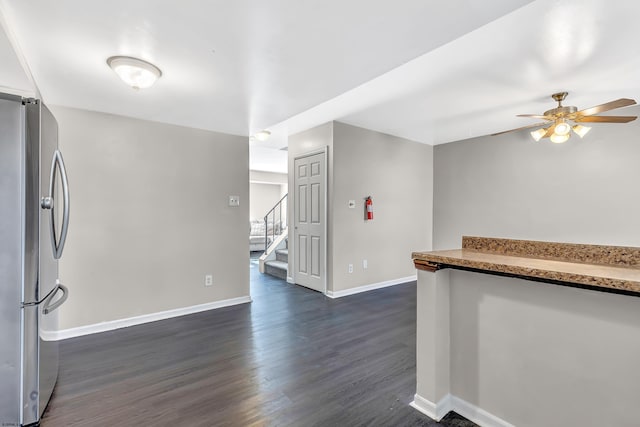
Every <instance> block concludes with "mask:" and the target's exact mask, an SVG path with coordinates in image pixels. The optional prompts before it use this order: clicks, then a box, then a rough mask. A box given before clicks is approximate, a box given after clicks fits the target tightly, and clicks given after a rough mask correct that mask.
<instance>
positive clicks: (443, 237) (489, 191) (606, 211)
mask: <svg viewBox="0 0 640 427" xmlns="http://www.w3.org/2000/svg"><path fill="white" fill-rule="evenodd" d="M620 114H624V115H640V107H634V108H627V109H625V110H624V113H622V112H621V113H620ZM639 133H640V122H639V121H635V122H631V123H628V124H595V125H593V129H592V130H591V132H590V133H589V134H587V135H586V136H585V138H584V139H582V140H581V139H580V138H579V137H577V136H575V135H574V136H573V137H572V138H571V139H570V140H569V141H568V142H566V143H564V144H553V143H551V142H549V141H548V140H543V141H540V142H538V143H536V142H534V141H533V140H532V139H531V137H530V135H529V133H528V132H520V133H515V134H505V135H502V136H498V137H481V138H475V139H470V140H467V141H461V142H456V143H451V144H445V145H438V146H436V147H435V150H434V180H435V181H434V182H435V183H434V241H433V244H434V248H435V249H445V248H456V247H460V243H461V236H462V235H477V236H491V237H506V238H522V239H534V240H550V241H561V242H576V243H594V244H596V243H598V244H600V243H601V244H610V245H627V246H640V189H639V188H640V187H639V185H640V167H638V159H640V143H639V141H638V134H639Z"/></svg>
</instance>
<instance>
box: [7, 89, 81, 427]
mask: <svg viewBox="0 0 640 427" xmlns="http://www.w3.org/2000/svg"><path fill="white" fill-rule="evenodd" d="M68 228H69V185H68V182H67V174H66V170H65V167H64V162H63V159H62V154H61V153H60V151H59V150H58V124H57V122H56V120H55V118H54V117H53V115H52V114H51V112H50V111H49V109H48V108H47V107H46V106H44V105H43V104H42V102H40V101H39V100H37V99H25V98H22V97H19V96H14V95H8V94H0V426H3V427H5V426H37V425H38V424H39V423H40V417H41V416H42V413H43V412H44V410H45V408H46V406H47V403H48V402H49V398H50V397H51V393H52V392H53V387H54V386H55V383H56V380H57V377H58V344H57V342H56V341H55V340H54V339H52V337H54V333H53V332H55V331H56V330H57V327H58V326H57V323H58V318H57V316H58V311H57V309H58V307H60V305H62V304H63V303H64V302H65V300H66V299H67V297H68V295H69V291H68V290H67V288H66V287H65V286H63V285H62V284H61V283H60V282H59V280H58V259H59V258H60V257H61V256H62V251H63V248H64V243H65V239H66V236H67V230H68Z"/></svg>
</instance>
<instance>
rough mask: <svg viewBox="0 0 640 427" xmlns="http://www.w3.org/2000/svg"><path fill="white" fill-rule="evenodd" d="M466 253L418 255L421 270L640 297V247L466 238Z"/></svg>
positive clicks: (416, 256) (420, 253) (463, 250)
mask: <svg viewBox="0 0 640 427" xmlns="http://www.w3.org/2000/svg"><path fill="white" fill-rule="evenodd" d="M462 246H463V247H462V249H454V250H445V251H432V252H414V253H413V254H412V258H413V260H414V264H415V266H416V268H418V269H421V270H427V271H436V270H439V269H442V268H462V269H471V270H474V271H481V272H487V273H495V274H502V275H510V276H516V277H520V278H524V279H532V280H541V281H548V282H553V283H557V282H562V283H566V284H569V285H571V284H573V285H582V286H583V287H588V288H591V289H596V290H607V291H612V292H621V293H629V294H637V295H638V296H640V248H629V247H620V246H600V245H577V244H567V243H553V242H536V241H526V240H511V239H493V238H480V237H466V236H465V237H464V238H463V245H462Z"/></svg>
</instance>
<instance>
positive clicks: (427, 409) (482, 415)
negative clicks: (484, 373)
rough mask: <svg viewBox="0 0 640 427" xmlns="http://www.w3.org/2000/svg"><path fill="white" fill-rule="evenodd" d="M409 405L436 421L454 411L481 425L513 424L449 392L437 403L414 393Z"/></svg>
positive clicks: (483, 426) (503, 425)
mask: <svg viewBox="0 0 640 427" xmlns="http://www.w3.org/2000/svg"><path fill="white" fill-rule="evenodd" d="M409 405H410V406H412V407H413V408H415V409H417V410H418V411H420V412H422V413H423V414H425V415H426V416H428V417H429V418H433V419H434V420H436V421H440V420H441V419H442V418H443V417H444V416H445V415H447V414H448V413H449V412H450V411H455V412H456V413H458V414H460V415H462V416H463V417H465V418H466V419H468V420H470V421H473V422H474V423H476V424H478V425H479V426H481V427H514V425H513V424H511V423H509V422H507V421H505V420H503V419H501V418H498V417H496V416H495V415H493V414H490V413H489V412H487V411H485V410H484V409H482V408H478V407H477V406H475V405H472V404H471V403H469V402H467V401H465V400H462V399H460V398H459V397H456V396H452V395H450V394H447V395H446V396H445V397H443V398H442V399H440V401H439V402H438V403H433V402H431V401H429V400H427V399H425V398H423V397H421V396H419V395H417V394H416V395H415V396H414V397H413V402H411V403H410V404H409Z"/></svg>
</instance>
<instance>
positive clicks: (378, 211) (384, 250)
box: [289, 122, 433, 292]
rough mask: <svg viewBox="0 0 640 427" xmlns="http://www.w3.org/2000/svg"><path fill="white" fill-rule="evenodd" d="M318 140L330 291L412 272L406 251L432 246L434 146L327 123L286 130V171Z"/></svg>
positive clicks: (317, 147) (315, 146)
mask: <svg viewBox="0 0 640 427" xmlns="http://www.w3.org/2000/svg"><path fill="white" fill-rule="evenodd" d="M323 147H326V148H327V150H328V155H327V159H328V172H327V173H328V178H327V180H328V186H327V187H328V196H327V201H328V207H327V212H328V236H327V255H328V256H327V270H328V273H327V275H328V280H327V288H328V290H329V291H332V292H339V291H345V290H348V289H352V288H357V287H360V286H365V285H371V284H376V283H380V282H385V281H390V280H395V279H399V278H404V277H409V276H413V275H415V269H414V268H413V264H412V263H411V252H412V251H415V250H429V249H430V248H431V212H432V205H431V203H432V183H433V169H432V167H431V164H432V162H433V147H431V146H428V145H424V144H419V143H417V142H413V141H409V140H406V139H403V138H398V137H394V136H391V135H386V134H382V133H379V132H374V131H370V130H367V129H363V128H358V127H355V126H351V125H347V124H344V123H338V122H332V123H327V124H324V125H322V126H319V127H316V128H314V129H310V130H308V131H306V132H302V133H299V134H296V135H292V136H290V137H289V168H290V170H291V169H292V166H293V159H294V158H295V157H297V156H300V155H301V154H304V153H308V152H312V151H315V150H317V149H319V148H323ZM289 185H290V186H293V174H292V173H290V174H289ZM291 188H293V187H291ZM369 195H371V196H372V197H373V200H374V220H373V221H368V222H367V221H365V220H364V207H363V206H364V205H363V203H364V198H365V197H366V196H369ZM291 197H293V195H291ZM349 200H356V208H355V209H349V208H348V201H349ZM293 203H294V200H293V198H292V200H291V203H290V205H291V206H293ZM289 213H290V215H293V211H292V210H290V212H289ZM291 218H293V217H291ZM290 244H291V241H290ZM291 253H292V251H290V256H289V260H290V262H289V268H290V271H293V264H292V263H293V260H292V258H293V256H292V255H291ZM364 259H366V260H367V262H368V268H367V269H364V268H363V264H362V261H363V260H364ZM348 264H353V266H354V271H353V273H348Z"/></svg>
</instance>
